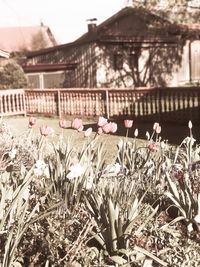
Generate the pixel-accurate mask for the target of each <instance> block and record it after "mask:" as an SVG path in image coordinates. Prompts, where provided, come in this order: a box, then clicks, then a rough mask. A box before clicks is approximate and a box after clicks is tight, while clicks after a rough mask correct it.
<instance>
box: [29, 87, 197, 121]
mask: <svg viewBox="0 0 200 267" xmlns="http://www.w3.org/2000/svg"><path fill="white" fill-rule="evenodd" d="M25 98H26V109H27V113H30V114H36V113H38V114H45V115H50V116H51V115H58V116H59V117H64V116H68V115H72V116H80V117H84V116H87V117H88V116H106V117H108V118H125V117H130V118H137V119H140V120H143V121H155V120H158V121H160V122H161V121H163V122H180V123H183V122H186V121H188V120H192V121H193V122H197V121H200V88H198V87H185V88H148V89H146V88H145V89H144V88H138V89H135V90H127V89H98V90H97V89H84V88H82V89H74V88H73V89H72V88H69V89H47V90H46V89H45V90H37V89H35V90H26V91H25Z"/></svg>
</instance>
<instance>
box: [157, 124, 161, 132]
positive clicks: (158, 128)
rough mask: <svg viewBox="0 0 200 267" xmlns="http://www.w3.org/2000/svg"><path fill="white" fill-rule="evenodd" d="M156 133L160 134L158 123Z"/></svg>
mask: <svg viewBox="0 0 200 267" xmlns="http://www.w3.org/2000/svg"><path fill="white" fill-rule="evenodd" d="M156 133H157V134H160V133H161V126H160V125H158V126H157V127H156Z"/></svg>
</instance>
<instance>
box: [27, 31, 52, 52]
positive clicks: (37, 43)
mask: <svg viewBox="0 0 200 267" xmlns="http://www.w3.org/2000/svg"><path fill="white" fill-rule="evenodd" d="M48 46H49V44H48V41H47V39H46V38H45V36H44V34H43V32H42V30H40V31H38V33H36V34H35V35H34V36H33V38H32V40H31V49H32V50H39V49H42V48H46V47H48Z"/></svg>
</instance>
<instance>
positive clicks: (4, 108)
mask: <svg viewBox="0 0 200 267" xmlns="http://www.w3.org/2000/svg"><path fill="white" fill-rule="evenodd" d="M20 114H23V115H26V104H25V92H24V90H23V89H14V90H0V116H9V115H20Z"/></svg>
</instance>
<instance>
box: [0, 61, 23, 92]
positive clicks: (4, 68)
mask: <svg viewBox="0 0 200 267" xmlns="http://www.w3.org/2000/svg"><path fill="white" fill-rule="evenodd" d="M27 84H28V83H27V78H26V76H25V73H24V71H23V69H22V68H21V67H20V65H18V64H17V63H16V62H14V61H8V62H7V63H6V64H4V65H3V64H2V65H1V66H0V89H17V88H24V87H26V86H27Z"/></svg>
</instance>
